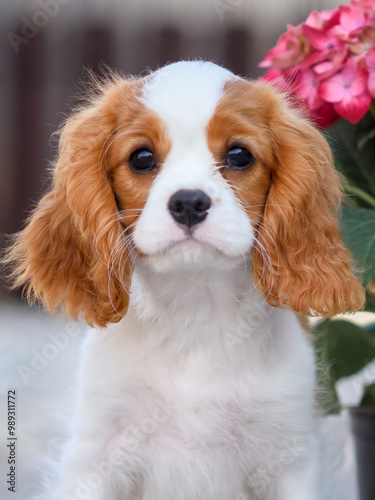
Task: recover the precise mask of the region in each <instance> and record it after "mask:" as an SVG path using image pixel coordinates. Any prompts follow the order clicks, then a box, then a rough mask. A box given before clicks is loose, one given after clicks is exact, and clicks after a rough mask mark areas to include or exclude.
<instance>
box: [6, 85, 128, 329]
mask: <svg viewBox="0 0 375 500" xmlns="http://www.w3.org/2000/svg"><path fill="white" fill-rule="evenodd" d="M123 84H124V85H125V84H126V82H123ZM118 91H119V89H118V85H113V88H112V90H107V92H106V93H105V95H101V96H99V97H97V98H95V99H94V100H93V102H92V103H91V104H88V105H87V106H86V107H85V108H84V109H82V110H80V111H78V112H77V113H76V114H74V115H73V116H72V117H71V118H69V119H68V121H67V122H66V124H65V126H64V128H63V130H62V133H61V137H60V144H59V154H58V159H57V162H56V166H55V168H54V173H53V185H52V189H51V191H50V192H49V193H48V194H46V195H45V196H44V197H43V198H42V200H41V201H40V202H39V204H38V206H37V207H36V209H35V211H34V213H33V214H32V215H31V217H30V218H29V220H28V223H27V225H26V227H25V229H24V230H23V231H21V232H20V233H18V234H17V235H16V236H15V241H14V244H13V246H12V247H11V248H10V250H9V252H8V254H7V257H6V258H5V261H6V262H7V263H8V264H9V263H10V264H11V265H12V266H13V272H12V278H13V280H14V283H15V286H22V285H23V286H24V289H25V292H26V295H27V298H28V299H29V300H30V301H34V300H39V301H41V302H42V303H43V304H44V305H45V306H46V307H47V308H48V309H49V310H50V311H51V312H55V311H56V309H57V308H61V309H62V311H63V312H64V313H66V314H69V315H70V316H72V317H73V318H75V319H76V318H77V317H78V316H79V315H82V316H83V317H84V318H85V319H86V321H87V322H88V323H89V324H90V325H99V326H105V325H106V324H107V323H108V322H116V321H119V320H120V319H121V317H122V316H123V315H124V314H125V312H126V310H127V306H128V301H129V297H128V287H129V283H130V277H131V259H130V258H128V256H126V255H125V256H124V254H123V252H122V251H120V250H122V248H123V247H121V245H123V243H122V242H121V237H122V232H123V230H124V228H123V227H122V226H121V225H120V222H119V221H118V218H117V217H116V214H117V206H116V201H115V196H114V193H113V190H112V188H111V185H110V181H109V176H108V172H107V171H106V169H105V168H104V165H103V164H102V163H103V162H104V161H105V158H102V156H103V155H102V148H103V146H104V145H105V143H106V140H107V139H108V137H109V136H110V134H111V131H112V130H113V129H114V119H115V118H114V117H113V116H112V114H111V110H113V109H116V106H115V105H114V103H112V105H111V100H112V101H113V100H115V99H116V95H115V94H116V92H118ZM111 270H112V272H111Z"/></svg>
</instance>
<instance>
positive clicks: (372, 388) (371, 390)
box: [361, 383, 375, 407]
mask: <svg viewBox="0 0 375 500" xmlns="http://www.w3.org/2000/svg"><path fill="white" fill-rule="evenodd" d="M361 406H371V407H375V383H373V384H371V385H368V386H367V387H365V392H364V394H363V398H362V402H361Z"/></svg>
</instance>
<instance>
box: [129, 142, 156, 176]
mask: <svg viewBox="0 0 375 500" xmlns="http://www.w3.org/2000/svg"><path fill="white" fill-rule="evenodd" d="M129 165H130V167H131V168H132V169H133V170H134V171H135V172H138V173H141V174H143V173H145V172H149V171H150V170H152V169H153V168H155V166H156V164H155V160H154V153H153V152H152V151H150V150H149V149H145V148H141V149H137V150H136V151H134V153H133V154H132V155H131V157H130V158H129Z"/></svg>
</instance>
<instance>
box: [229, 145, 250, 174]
mask: <svg viewBox="0 0 375 500" xmlns="http://www.w3.org/2000/svg"><path fill="white" fill-rule="evenodd" d="M254 161H255V158H254V156H253V155H252V154H251V153H250V151H249V150H248V149H246V148H243V147H241V146H233V147H231V148H230V149H228V153H227V157H226V163H227V165H228V167H230V168H233V169H234V170H242V169H245V168H248V167H251V165H252V164H253V163H254Z"/></svg>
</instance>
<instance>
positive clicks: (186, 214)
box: [168, 189, 211, 227]
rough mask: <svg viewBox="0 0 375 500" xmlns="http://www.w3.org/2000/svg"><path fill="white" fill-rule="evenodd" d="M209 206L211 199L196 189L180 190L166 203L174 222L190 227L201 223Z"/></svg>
mask: <svg viewBox="0 0 375 500" xmlns="http://www.w3.org/2000/svg"><path fill="white" fill-rule="evenodd" d="M210 206H211V198H210V197H209V196H207V195H206V194H205V193H204V192H203V191H200V190H198V189H181V190H180V191H177V192H176V193H174V194H173V195H172V196H171V197H170V199H169V202H168V209H169V211H170V213H171V215H172V217H173V218H174V220H175V221H176V222H178V223H180V224H184V225H185V226H188V227H191V226H194V224H198V223H199V222H202V220H203V219H204V218H205V217H206V215H207V211H208V209H209V208H210Z"/></svg>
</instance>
